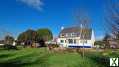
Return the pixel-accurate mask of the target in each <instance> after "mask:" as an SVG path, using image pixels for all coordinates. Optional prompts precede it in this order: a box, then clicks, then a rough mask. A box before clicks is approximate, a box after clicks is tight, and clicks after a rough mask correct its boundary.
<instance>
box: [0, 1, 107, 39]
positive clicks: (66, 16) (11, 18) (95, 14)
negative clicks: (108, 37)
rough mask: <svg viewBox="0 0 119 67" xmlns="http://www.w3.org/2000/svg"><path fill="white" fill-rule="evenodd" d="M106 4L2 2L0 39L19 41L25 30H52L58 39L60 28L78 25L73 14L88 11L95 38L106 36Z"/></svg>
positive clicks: (0, 8)
mask: <svg viewBox="0 0 119 67" xmlns="http://www.w3.org/2000/svg"><path fill="white" fill-rule="evenodd" d="M104 3H105V2H104V0H0V30H1V33H0V38H2V37H3V35H5V34H4V33H5V32H10V33H11V35H13V36H14V37H17V36H18V35H19V33H21V32H23V31H25V30H26V29H29V28H31V29H35V30H36V29H38V28H49V29H50V30H51V31H52V32H53V35H54V36H57V35H58V33H59V32H60V30H61V27H62V26H63V27H70V26H72V25H74V24H75V23H76V21H75V19H74V12H75V10H76V9H77V8H81V9H85V10H86V12H87V13H88V14H89V17H90V18H91V23H92V28H93V29H94V31H95V35H96V38H97V39H99V38H100V37H102V36H103V35H104V34H105V30H104Z"/></svg>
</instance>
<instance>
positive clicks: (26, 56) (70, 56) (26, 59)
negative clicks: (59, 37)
mask: <svg viewBox="0 0 119 67" xmlns="http://www.w3.org/2000/svg"><path fill="white" fill-rule="evenodd" d="M107 53H108V54H107V55H105V56H103V55H102V53H98V52H95V53H86V54H85V57H81V55H80V54H78V53H75V52H74V53H50V52H48V51H47V50H46V48H25V49H20V50H9V51H8V50H0V67H106V66H108V65H109V58H110V57H118V56H119V52H117V53H115V54H114V53H111V52H110V51H109V52H107Z"/></svg>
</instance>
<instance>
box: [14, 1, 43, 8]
mask: <svg viewBox="0 0 119 67" xmlns="http://www.w3.org/2000/svg"><path fill="white" fill-rule="evenodd" d="M16 1H17V2H22V3H24V4H26V5H28V6H30V7H33V8H35V9H37V10H42V6H43V3H42V2H41V0H16Z"/></svg>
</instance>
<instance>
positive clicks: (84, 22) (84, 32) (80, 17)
mask: <svg viewBox="0 0 119 67" xmlns="http://www.w3.org/2000/svg"><path fill="white" fill-rule="evenodd" d="M75 18H76V26H78V27H80V29H81V30H80V38H81V40H82V44H83V51H82V56H83V57H84V53H85V48H84V46H85V45H84V44H85V41H87V37H88V36H90V35H89V33H90V27H91V21H90V17H89V16H88V14H87V12H85V11H83V10H77V11H76V12H75Z"/></svg>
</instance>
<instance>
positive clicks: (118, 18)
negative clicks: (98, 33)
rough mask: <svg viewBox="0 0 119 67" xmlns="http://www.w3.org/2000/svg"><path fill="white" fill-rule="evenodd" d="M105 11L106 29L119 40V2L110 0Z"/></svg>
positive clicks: (118, 0)
mask: <svg viewBox="0 0 119 67" xmlns="http://www.w3.org/2000/svg"><path fill="white" fill-rule="evenodd" d="M105 9H106V17H105V20H106V29H107V31H109V33H112V34H113V36H114V37H115V38H116V39H119V0H108V1H107V4H106V8H105Z"/></svg>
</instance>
